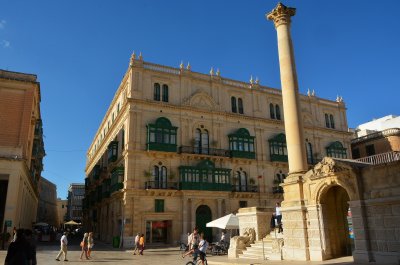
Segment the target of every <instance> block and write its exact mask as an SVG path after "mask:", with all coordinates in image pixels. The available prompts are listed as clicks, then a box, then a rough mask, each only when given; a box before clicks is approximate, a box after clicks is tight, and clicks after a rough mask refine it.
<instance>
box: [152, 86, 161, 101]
mask: <svg viewBox="0 0 400 265" xmlns="http://www.w3.org/2000/svg"><path fill="white" fill-rule="evenodd" d="M153 99H154V100H156V101H160V84H159V83H155V84H154V97H153Z"/></svg>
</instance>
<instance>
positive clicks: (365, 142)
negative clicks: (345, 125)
mask: <svg viewBox="0 0 400 265" xmlns="http://www.w3.org/2000/svg"><path fill="white" fill-rule="evenodd" d="M355 134H356V137H355V138H354V139H352V140H351V149H352V157H353V158H354V159H358V158H363V157H370V158H368V159H370V160H371V159H374V158H373V156H374V155H378V154H383V153H387V156H390V155H393V154H394V153H393V152H395V153H396V152H400V117H399V116H395V115H388V116H385V117H382V118H379V119H374V120H372V121H370V122H367V123H364V124H360V125H359V126H357V128H356V130H355ZM379 157H382V156H379ZM364 160H365V159H364ZM365 161H367V160H365Z"/></svg>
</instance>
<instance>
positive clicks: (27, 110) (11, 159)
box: [0, 70, 45, 232]
mask: <svg viewBox="0 0 400 265" xmlns="http://www.w3.org/2000/svg"><path fill="white" fill-rule="evenodd" d="M40 101H41V98H40V84H39V82H38V80H37V76H36V75H33V74H25V73H17V72H10V71H5V70H0V224H1V229H2V230H1V231H3V225H4V223H5V222H6V223H7V225H9V226H11V227H8V232H12V228H13V227H14V226H15V227H17V228H32V223H34V222H35V221H36V213H37V208H38V201H39V193H38V183H39V180H40V177H41V172H42V170H43V157H44V156H45V151H44V143H43V131H42V120H41V114H40Z"/></svg>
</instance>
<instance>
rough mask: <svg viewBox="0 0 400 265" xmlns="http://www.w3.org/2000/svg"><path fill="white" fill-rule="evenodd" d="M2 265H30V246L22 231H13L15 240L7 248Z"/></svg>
mask: <svg viewBox="0 0 400 265" xmlns="http://www.w3.org/2000/svg"><path fill="white" fill-rule="evenodd" d="M4 265H32V256H31V251H30V246H29V244H28V242H27V241H26V239H25V236H24V230H23V229H18V230H16V231H15V240H14V241H13V242H11V243H10V245H9V246H8V249H7V255H6V259H5V261H4Z"/></svg>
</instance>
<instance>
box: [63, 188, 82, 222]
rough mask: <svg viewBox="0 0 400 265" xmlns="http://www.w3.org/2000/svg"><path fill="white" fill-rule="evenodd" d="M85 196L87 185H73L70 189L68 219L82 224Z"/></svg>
mask: <svg viewBox="0 0 400 265" xmlns="http://www.w3.org/2000/svg"><path fill="white" fill-rule="evenodd" d="M84 196H85V184H83V183H72V184H70V185H69V188H68V197H67V200H68V202H67V219H68V221H71V220H73V221H75V222H77V223H81V222H82V200H83V198H84Z"/></svg>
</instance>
